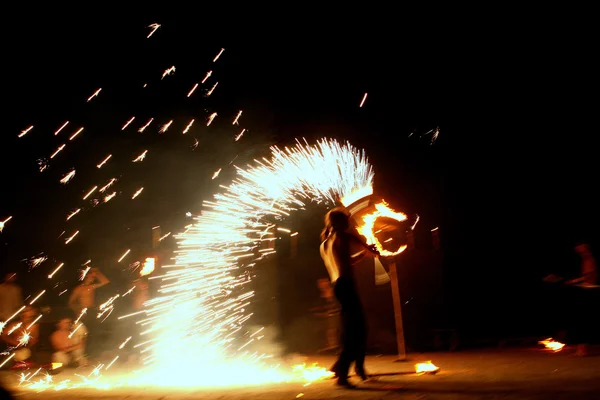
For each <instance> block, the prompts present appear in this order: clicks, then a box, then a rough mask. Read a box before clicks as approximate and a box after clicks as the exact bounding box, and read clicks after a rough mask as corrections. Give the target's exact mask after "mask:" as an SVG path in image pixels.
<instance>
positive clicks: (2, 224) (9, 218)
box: [0, 215, 12, 233]
mask: <svg viewBox="0 0 600 400" xmlns="http://www.w3.org/2000/svg"><path fill="white" fill-rule="evenodd" d="M11 219H12V215H11V216H10V217H8V218H6V219H5V220H4V221H0V233H2V231H3V230H4V225H6V223H7V222H8V221H10V220H11Z"/></svg>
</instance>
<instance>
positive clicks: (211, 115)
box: [206, 112, 217, 126]
mask: <svg viewBox="0 0 600 400" xmlns="http://www.w3.org/2000/svg"><path fill="white" fill-rule="evenodd" d="M216 117H217V113H216V112H214V113H212V114H210V116H209V117H208V122H207V123H206V126H210V124H212V122H213V120H214V119H215V118H216Z"/></svg>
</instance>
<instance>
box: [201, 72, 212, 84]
mask: <svg viewBox="0 0 600 400" xmlns="http://www.w3.org/2000/svg"><path fill="white" fill-rule="evenodd" d="M211 75H212V71H208V72H207V73H206V76H204V79H202V82H200V83H204V82H206V81H207V80H208V78H210V76H211Z"/></svg>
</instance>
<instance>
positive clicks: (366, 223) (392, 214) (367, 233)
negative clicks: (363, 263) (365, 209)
mask: <svg viewBox="0 0 600 400" xmlns="http://www.w3.org/2000/svg"><path fill="white" fill-rule="evenodd" d="M381 217H386V218H391V219H394V220H396V221H405V220H406V215H404V214H403V213H400V212H396V211H394V210H392V209H391V208H390V207H388V205H387V204H386V203H385V202H381V203H378V204H375V212H373V213H371V214H367V215H365V216H363V225H362V226H359V227H357V230H358V232H359V233H360V234H361V235H363V236H364V237H365V238H366V239H367V243H368V244H374V245H375V246H377V250H379V252H380V253H381V255H382V256H388V257H389V256H395V255H397V254H400V253H402V252H403V251H404V250H406V245H403V246H400V248H398V250H396V251H389V250H385V249H384V248H383V246H382V245H381V243H380V242H379V240H378V239H377V237H376V236H375V232H374V227H375V221H377V218H381Z"/></svg>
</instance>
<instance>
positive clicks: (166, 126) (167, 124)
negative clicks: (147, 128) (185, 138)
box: [159, 120, 173, 133]
mask: <svg viewBox="0 0 600 400" xmlns="http://www.w3.org/2000/svg"><path fill="white" fill-rule="evenodd" d="M172 123H173V120H170V121H169V122H167V123H166V124H164V125H163V127H162V128H160V131H159V132H160V133H165V132H166V131H167V130H168V129H169V127H170V126H171V124H172Z"/></svg>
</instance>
